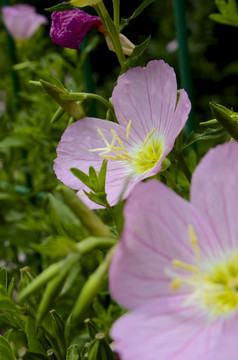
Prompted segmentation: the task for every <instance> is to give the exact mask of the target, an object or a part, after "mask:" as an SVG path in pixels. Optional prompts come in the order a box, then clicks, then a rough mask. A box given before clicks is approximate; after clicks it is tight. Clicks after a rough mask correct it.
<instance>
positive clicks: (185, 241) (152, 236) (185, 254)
mask: <svg viewBox="0 0 238 360" xmlns="http://www.w3.org/2000/svg"><path fill="white" fill-rule="evenodd" d="M124 216H125V224H124V230H123V233H122V237H121V240H120V242H119V244H118V248H117V250H116V253H115V255H114V257H113V260H112V264H111V267H110V272H109V279H110V291H111V294H112V296H113V297H114V298H115V299H116V301H117V302H118V303H120V304H121V305H122V306H124V307H126V308H127V309H135V308H136V307H138V306H140V305H142V304H145V303H146V302H148V301H151V300H153V299H156V298H158V297H163V296H170V295H171V296H174V293H173V292H172V290H171V289H170V284H171V277H170V276H169V275H168V273H167V271H166V270H168V269H170V270H171V269H172V261H173V260H175V259H179V260H181V261H184V262H186V263H188V264H191V265H194V264H195V263H196V256H195V254H194V251H193V248H192V245H191V239H190V236H189V231H188V226H189V225H191V226H192V227H193V228H194V231H195V234H196V236H197V239H198V245H199V249H200V252H201V255H202V257H203V259H206V258H207V257H208V256H209V250H210V247H212V246H213V242H214V241H213V238H214V234H213V232H212V230H211V229H210V227H209V225H208V224H207V223H206V222H205V221H204V219H203V218H202V217H201V215H200V214H199V212H198V211H197V210H196V208H195V207H194V206H193V205H192V204H191V203H189V202H187V201H186V200H184V199H183V198H181V197H180V196H178V195H177V194H175V193H174V192H173V191H172V190H170V189H169V188H167V187H166V186H165V185H163V184H162V183H160V182H158V181H154V180H152V181H148V182H146V183H141V184H139V185H137V186H136V187H135V189H134V190H133V192H132V194H131V196H130V197H129V199H128V200H127V203H126V205H125V209H124ZM183 273H184V272H183V271H181V274H183ZM181 290H182V289H181ZM181 290H180V291H181Z"/></svg>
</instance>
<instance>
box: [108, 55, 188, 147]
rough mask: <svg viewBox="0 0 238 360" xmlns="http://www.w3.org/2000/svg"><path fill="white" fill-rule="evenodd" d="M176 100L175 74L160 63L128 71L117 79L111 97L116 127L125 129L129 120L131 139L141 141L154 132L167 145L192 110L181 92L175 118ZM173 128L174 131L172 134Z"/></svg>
mask: <svg viewBox="0 0 238 360" xmlns="http://www.w3.org/2000/svg"><path fill="white" fill-rule="evenodd" d="M176 98H177V82H176V77H175V73H174V70H173V68H172V67H170V66H169V65H168V64H166V63H165V62H164V61H163V60H159V61H157V60H154V61H150V62H149V63H148V65H147V66H146V67H145V68H141V67H136V68H133V69H130V70H128V71H127V72H126V73H125V74H123V75H122V76H120V77H119V79H118V83H117V85H116V87H115V88H114V91H113V94H112V101H113V105H114V108H115V112H116V115H117V118H118V121H119V123H120V124H121V125H122V126H125V127H126V126H127V124H128V121H129V120H132V125H131V135H136V136H137V137H138V138H139V139H141V140H144V139H145V138H146V136H147V135H148V134H149V133H150V132H151V131H152V130H153V129H154V128H155V129H156V131H157V132H158V133H159V134H161V135H162V136H164V137H165V140H166V145H167V142H168V143H170V141H171V140H174V139H175V137H176V136H177V135H178V133H179V132H180V131H181V129H182V128H183V126H184V125H185V122H186V120H187V117H188V114H189V112H190V109H191V104H190V101H189V99H188V97H187V96H185V95H184V92H183V93H182V97H181V99H180V102H181V104H180V106H179V108H180V110H179V115H180V116H179V117H178V116H175V114H174V113H175V105H176ZM182 108H183V111H182ZM173 127H174V131H171V130H172V128H173ZM175 129H176V130H175Z"/></svg>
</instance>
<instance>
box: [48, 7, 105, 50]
mask: <svg viewBox="0 0 238 360" xmlns="http://www.w3.org/2000/svg"><path fill="white" fill-rule="evenodd" d="M51 19H52V23H51V28H50V37H51V40H52V41H54V42H55V43H56V44H58V45H60V46H63V47H67V48H69V49H79V47H80V44H81V42H82V41H83V39H84V37H85V35H86V34H87V32H88V31H89V30H90V29H92V28H94V27H102V26H103V25H102V22H101V19H100V18H99V17H98V16H92V15H89V14H87V13H85V12H84V11H82V10H80V9H77V8H76V9H74V10H69V11H61V12H59V11H54V12H53V13H52V15H51Z"/></svg>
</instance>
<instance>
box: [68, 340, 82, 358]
mask: <svg viewBox="0 0 238 360" xmlns="http://www.w3.org/2000/svg"><path fill="white" fill-rule="evenodd" d="M66 360H79V345H77V344H75V345H71V346H70V347H69V348H68V349H67V354H66Z"/></svg>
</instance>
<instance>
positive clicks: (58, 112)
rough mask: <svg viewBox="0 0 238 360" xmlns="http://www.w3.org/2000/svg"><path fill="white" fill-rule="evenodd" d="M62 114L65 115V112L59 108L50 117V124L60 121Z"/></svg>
mask: <svg viewBox="0 0 238 360" xmlns="http://www.w3.org/2000/svg"><path fill="white" fill-rule="evenodd" d="M64 114H65V110H64V109H63V108H62V107H61V106H59V107H58V109H57V110H56V112H55V113H54V115H53V116H52V119H51V120H50V122H51V124H53V123H55V122H56V121H58V120H60V119H61V118H62V116H63V115H64Z"/></svg>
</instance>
